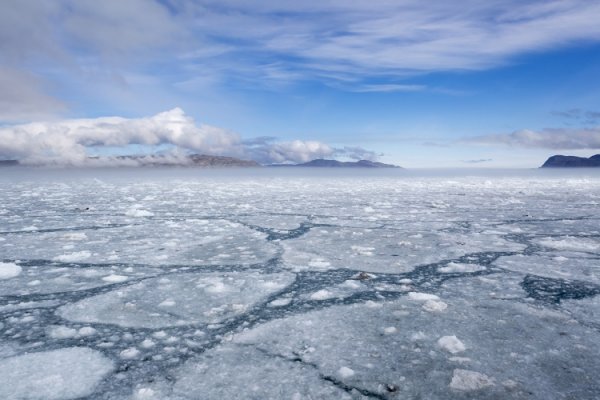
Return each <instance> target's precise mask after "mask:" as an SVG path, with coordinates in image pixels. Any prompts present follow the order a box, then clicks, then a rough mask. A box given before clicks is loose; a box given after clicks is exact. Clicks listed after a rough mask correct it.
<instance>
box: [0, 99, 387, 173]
mask: <svg viewBox="0 0 600 400" xmlns="http://www.w3.org/2000/svg"><path fill="white" fill-rule="evenodd" d="M128 145H145V146H150V147H152V146H161V145H162V146H164V145H167V147H168V148H169V151H168V152H167V154H166V155H165V157H167V158H168V159H169V161H170V162H172V163H182V164H184V163H186V162H188V160H187V158H186V155H188V154H192V153H195V154H210V155H227V156H233V157H239V158H243V159H252V160H255V161H258V162H259V163H264V164H268V163H290V162H291V163H298V162H306V161H310V160H313V159H315V158H325V157H338V156H345V157H349V158H357V157H360V158H365V159H375V158H376V157H377V154H376V153H374V152H371V151H368V150H364V149H362V148H360V147H345V148H341V149H340V148H334V147H331V146H329V145H327V144H325V143H322V142H319V141H302V140H294V141H289V142H276V141H275V139H274V138H258V139H255V140H251V141H243V140H242V139H241V138H240V136H239V135H237V134H236V133H234V132H230V131H228V130H225V129H222V128H218V127H214V126H209V125H203V124H201V125H197V124H196V123H195V121H194V119H193V118H191V117H190V116H188V115H186V114H185V113H184V112H183V110H181V109H180V108H174V109H172V110H169V111H165V112H162V113H159V114H156V115H154V116H152V117H145V118H137V119H128V118H121V117H101V118H94V119H71V120H63V121H56V122H34V123H28V124H21V125H12V126H5V127H1V128H0V158H4V159H17V160H19V161H20V162H21V163H23V164H34V165H40V164H41V165H44V164H58V165H89V164H102V163H103V164H107V163H108V164H115V163H131V162H132V161H131V160H129V161H124V160H119V159H118V158H116V157H105V158H104V159H103V160H97V159H90V151H89V150H90V148H91V147H93V148H101V147H110V148H111V149H113V150H114V149H115V148H125V149H126V148H127V147H126V146H128Z"/></svg>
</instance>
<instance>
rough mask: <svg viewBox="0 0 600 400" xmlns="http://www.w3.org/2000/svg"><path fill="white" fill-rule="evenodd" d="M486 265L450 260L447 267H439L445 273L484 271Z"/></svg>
mask: <svg viewBox="0 0 600 400" xmlns="http://www.w3.org/2000/svg"><path fill="white" fill-rule="evenodd" d="M484 270H485V267H483V266H481V265H477V264H464V263H455V262H450V263H448V264H446V266H445V267H440V268H438V271H440V272H443V273H452V272H478V271H484Z"/></svg>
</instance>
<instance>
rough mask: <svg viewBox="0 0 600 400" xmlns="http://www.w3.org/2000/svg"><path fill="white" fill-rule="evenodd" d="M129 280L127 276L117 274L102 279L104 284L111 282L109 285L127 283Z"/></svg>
mask: <svg viewBox="0 0 600 400" xmlns="http://www.w3.org/2000/svg"><path fill="white" fill-rule="evenodd" d="M127 279H129V277H127V276H125V275H116V274H111V275H108V276H105V277H103V278H102V280H103V281H104V282H109V283H121V282H125V281H126V280H127Z"/></svg>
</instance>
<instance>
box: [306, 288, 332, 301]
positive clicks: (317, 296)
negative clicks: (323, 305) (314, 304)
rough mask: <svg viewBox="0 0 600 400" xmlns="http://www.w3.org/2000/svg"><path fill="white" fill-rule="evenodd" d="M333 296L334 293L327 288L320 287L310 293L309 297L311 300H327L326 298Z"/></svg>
mask: <svg viewBox="0 0 600 400" xmlns="http://www.w3.org/2000/svg"><path fill="white" fill-rule="evenodd" d="M334 296H335V295H334V294H333V293H331V292H330V291H329V290H327V289H321V290H318V291H316V292H314V293H312V294H311V295H310V299H311V300H327V299H331V298H332V297H334Z"/></svg>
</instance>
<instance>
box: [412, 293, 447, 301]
mask: <svg viewBox="0 0 600 400" xmlns="http://www.w3.org/2000/svg"><path fill="white" fill-rule="evenodd" d="M408 298H409V299H410V300H413V301H427V300H439V299H440V298H439V297H438V296H436V295H435V294H430V293H421V292H409V293H408Z"/></svg>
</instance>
